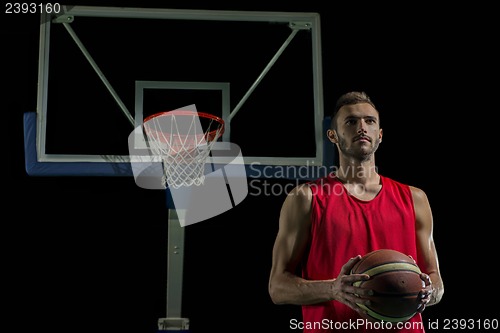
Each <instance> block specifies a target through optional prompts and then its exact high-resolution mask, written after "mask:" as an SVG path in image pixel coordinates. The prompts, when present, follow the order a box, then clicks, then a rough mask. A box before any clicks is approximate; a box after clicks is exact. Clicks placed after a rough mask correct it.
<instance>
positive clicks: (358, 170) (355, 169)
mask: <svg viewBox="0 0 500 333" xmlns="http://www.w3.org/2000/svg"><path fill="white" fill-rule="evenodd" d="M335 175H336V176H337V178H338V179H339V180H340V181H341V182H343V183H344V184H348V183H350V184H361V185H365V186H368V185H371V184H378V183H379V181H380V176H379V174H378V173H377V168H376V166H375V164H374V163H372V161H367V162H366V163H363V162H361V163H341V164H340V166H339V168H338V169H337V171H336V172H335Z"/></svg>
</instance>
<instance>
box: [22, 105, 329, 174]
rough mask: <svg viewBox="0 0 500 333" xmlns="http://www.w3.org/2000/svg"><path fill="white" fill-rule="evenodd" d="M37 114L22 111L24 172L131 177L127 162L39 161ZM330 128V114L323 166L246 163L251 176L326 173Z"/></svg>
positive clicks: (326, 120) (326, 119) (324, 131)
mask: <svg viewBox="0 0 500 333" xmlns="http://www.w3.org/2000/svg"><path fill="white" fill-rule="evenodd" d="M36 118H37V115H36V112H26V113H25V114H24V153H25V167H26V172H27V173H28V175H30V176H134V174H133V171H132V167H131V165H130V163H128V162H40V161H38V154H37V145H36V137H37V133H36V130H37V121H36ZM329 127H330V117H326V118H325V119H324V120H323V133H325V134H324V135H325V138H324V144H323V166H322V167H316V166H307V167H306V166H300V167H296V168H291V169H290V170H288V169H287V172H285V173H283V166H272V165H257V164H255V165H246V166H245V167H246V173H247V176H248V177H250V178H275V179H279V178H282V179H292V180H293V179H302V180H312V179H314V178H317V177H321V176H323V175H325V172H327V168H325V166H327V167H330V166H333V165H334V162H335V154H336V148H335V147H334V146H333V144H332V143H331V142H330V141H329V140H328V138H327V137H326V130H327V129H328V128H329Z"/></svg>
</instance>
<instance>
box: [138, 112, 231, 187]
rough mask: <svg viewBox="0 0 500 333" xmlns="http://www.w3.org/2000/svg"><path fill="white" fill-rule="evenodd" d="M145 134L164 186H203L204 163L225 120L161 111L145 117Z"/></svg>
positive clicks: (205, 115) (193, 113)
mask: <svg viewBox="0 0 500 333" xmlns="http://www.w3.org/2000/svg"><path fill="white" fill-rule="evenodd" d="M143 128H144V133H145V135H146V137H147V141H148V144H149V147H150V149H151V151H152V152H153V154H155V155H157V156H159V157H160V158H161V161H162V164H163V170H164V174H163V178H162V184H163V186H165V187H172V188H179V187H181V186H191V185H197V186H199V185H202V184H203V182H204V179H205V162H206V160H207V158H208V156H209V154H210V150H211V149H212V146H213V145H214V143H215V142H216V141H217V139H218V138H219V137H220V136H221V135H222V133H223V132H224V121H223V120H222V119H221V118H219V117H216V116H213V115H210V114H206V113H198V112H195V111H182V110H180V111H170V112H162V113H159V114H156V115H153V116H151V117H148V118H146V120H145V121H144V124H143Z"/></svg>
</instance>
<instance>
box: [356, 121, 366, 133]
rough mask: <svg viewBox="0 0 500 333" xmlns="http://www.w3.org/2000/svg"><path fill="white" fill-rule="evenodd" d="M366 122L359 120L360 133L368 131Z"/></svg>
mask: <svg viewBox="0 0 500 333" xmlns="http://www.w3.org/2000/svg"><path fill="white" fill-rule="evenodd" d="M366 132H367V131H366V123H365V122H364V121H360V122H359V128H358V134H361V133H366Z"/></svg>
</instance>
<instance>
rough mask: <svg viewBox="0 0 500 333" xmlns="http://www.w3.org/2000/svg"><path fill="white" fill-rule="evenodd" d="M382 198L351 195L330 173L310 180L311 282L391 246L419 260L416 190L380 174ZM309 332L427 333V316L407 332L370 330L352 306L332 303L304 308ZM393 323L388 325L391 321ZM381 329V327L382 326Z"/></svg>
mask: <svg viewBox="0 0 500 333" xmlns="http://www.w3.org/2000/svg"><path fill="white" fill-rule="evenodd" d="M380 181H381V185H382V188H381V190H380V192H379V193H378V194H377V196H376V197H375V198H374V199H372V200H369V201H363V200H360V199H358V198H356V197H355V196H353V195H351V194H349V193H348V191H347V190H346V189H345V187H344V186H343V184H342V183H341V182H340V181H339V180H338V179H337V178H336V177H335V176H334V175H329V176H327V177H324V178H320V179H318V180H316V181H313V182H310V183H309V186H310V188H311V190H312V194H313V200H312V213H311V222H312V225H311V237H312V238H311V242H310V246H309V251H308V253H307V254H306V257H305V262H304V264H303V266H302V276H303V278H305V279H307V280H324V279H333V278H336V277H337V276H338V274H339V272H340V269H341V268H342V265H344V264H345V263H346V262H347V261H348V260H349V259H350V258H352V257H354V256H356V255H358V254H360V255H363V254H365V253H368V252H370V251H373V250H377V249H383V248H390V249H394V250H398V251H400V252H403V253H405V254H408V255H411V256H412V257H413V258H414V259H415V260H417V249H416V238H415V237H416V236H415V235H416V233H415V211H414V207H413V200H412V194H411V191H410V188H409V186H408V185H405V184H401V183H399V182H396V181H394V180H392V179H390V178H387V177H383V176H380ZM302 314H303V318H302V319H303V323H302V324H303V327H304V330H303V332H307V333H309V332H337V331H342V330H344V331H352V332H395V331H396V332H425V330H424V327H423V324H422V323H421V321H422V317H421V315H420V314H417V315H415V316H414V317H413V318H412V319H411V320H410V321H408V322H407V323H405V326H407V328H406V329H395V325H396V323H392V329H387V327H382V328H381V329H377V327H375V329H374V327H373V326H370V325H368V324H366V323H364V322H362V319H361V317H359V315H358V314H357V313H356V312H355V311H354V310H352V309H351V308H349V307H348V306H346V305H344V304H342V303H340V302H337V301H330V302H326V303H323V304H315V305H306V306H303V307H302ZM386 324H388V323H386ZM378 328H380V327H378Z"/></svg>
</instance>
